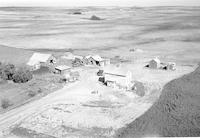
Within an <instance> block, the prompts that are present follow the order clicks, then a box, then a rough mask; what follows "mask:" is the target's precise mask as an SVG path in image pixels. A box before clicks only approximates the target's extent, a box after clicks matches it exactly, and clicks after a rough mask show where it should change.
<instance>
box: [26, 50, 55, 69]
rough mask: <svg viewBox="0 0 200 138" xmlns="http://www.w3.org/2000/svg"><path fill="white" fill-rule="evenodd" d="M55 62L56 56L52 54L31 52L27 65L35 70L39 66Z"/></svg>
mask: <svg viewBox="0 0 200 138" xmlns="http://www.w3.org/2000/svg"><path fill="white" fill-rule="evenodd" d="M55 63H56V58H55V57H54V56H53V55H52V54H43V53H33V55H32V56H31V58H30V59H29V61H28V62H27V65H28V66H29V67H31V69H32V70H37V69H39V68H40V67H41V66H50V65H53V64H55Z"/></svg>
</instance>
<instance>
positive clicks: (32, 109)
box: [0, 82, 80, 133]
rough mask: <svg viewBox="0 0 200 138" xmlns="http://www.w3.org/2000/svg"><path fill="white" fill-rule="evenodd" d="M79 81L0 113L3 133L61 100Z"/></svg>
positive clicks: (0, 129)
mask: <svg viewBox="0 0 200 138" xmlns="http://www.w3.org/2000/svg"><path fill="white" fill-rule="evenodd" d="M79 83H80V82H76V83H73V84H68V85H67V86H65V87H64V88H62V89H60V90H58V91H56V92H54V93H51V94H49V95H47V96H45V97H43V98H41V99H39V100H36V101H33V102H31V103H28V104H26V105H24V106H21V107H19V108H16V109H13V110H10V111H9V112H6V113H4V114H1V115H0V122H1V123H0V131H1V133H3V131H6V130H7V129H8V128H9V127H11V126H13V125H14V124H16V123H18V122H20V121H22V120H23V119H25V118H26V117H29V116H30V115H33V114H37V113H39V112H42V110H44V109H46V108H48V106H50V104H51V103H55V102H56V101H59V99H60V98H63V95H64V93H65V91H70V90H71V89H73V87H75V86H76V85H78V84H79Z"/></svg>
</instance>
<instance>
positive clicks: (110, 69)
mask: <svg viewBox="0 0 200 138" xmlns="http://www.w3.org/2000/svg"><path fill="white" fill-rule="evenodd" d="M128 72H129V70H128V69H126V68H123V67H116V66H113V65H109V66H105V67H104V73H105V74H107V75H110V76H118V77H126V75H127V73H128Z"/></svg>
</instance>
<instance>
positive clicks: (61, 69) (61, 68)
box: [55, 65, 71, 75]
mask: <svg viewBox="0 0 200 138" xmlns="http://www.w3.org/2000/svg"><path fill="white" fill-rule="evenodd" d="M70 69H71V67H69V66H66V65H60V66H57V67H55V73H58V74H62V75H63V74H66V73H68V72H70Z"/></svg>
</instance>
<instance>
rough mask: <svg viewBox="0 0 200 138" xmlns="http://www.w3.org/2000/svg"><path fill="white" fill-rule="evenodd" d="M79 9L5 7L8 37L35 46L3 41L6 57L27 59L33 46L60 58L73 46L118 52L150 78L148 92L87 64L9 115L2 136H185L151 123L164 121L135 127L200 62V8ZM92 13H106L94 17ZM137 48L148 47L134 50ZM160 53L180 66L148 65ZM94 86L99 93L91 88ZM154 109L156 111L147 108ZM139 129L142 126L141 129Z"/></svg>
mask: <svg viewBox="0 0 200 138" xmlns="http://www.w3.org/2000/svg"><path fill="white" fill-rule="evenodd" d="M75 10H77V9H67V8H66V9H65V8H63V9H56V8H0V22H1V24H0V44H2V45H6V46H10V47H17V48H23V49H29V50H22V49H13V48H9V47H5V46H1V47H0V48H1V49H2V50H1V49H0V52H2V51H3V52H2V54H0V59H1V60H3V61H4V60H7V61H8V62H13V63H15V62H16V64H24V63H25V62H26V61H28V58H29V57H30V55H31V54H32V52H33V51H40V52H47V53H53V54H54V55H56V56H57V57H59V56H60V55H62V54H63V53H64V52H65V51H72V52H73V53H75V54H79V55H87V54H99V55H101V56H103V57H107V58H111V59H113V60H111V61H115V62H114V63H119V60H116V57H115V56H119V57H120V58H121V61H123V63H121V66H123V68H124V69H126V68H128V69H129V70H131V71H132V72H133V78H134V80H138V81H141V82H143V83H144V84H145V87H146V95H145V96H144V97H139V96H137V95H136V94H134V93H131V92H125V91H122V90H115V89H112V88H109V87H106V86H103V85H102V84H101V83H99V82H98V81H97V80H98V78H97V76H96V72H97V71H98V68H95V67H81V68H80V69H81V71H80V75H81V78H80V81H78V82H75V83H72V84H67V85H66V86H64V87H63V88H62V89H60V90H57V91H55V92H53V93H50V94H48V95H47V96H45V97H43V98H41V99H39V100H35V101H33V102H30V103H28V104H25V105H23V106H20V107H18V108H15V109H13V110H10V111H8V112H6V113H3V114H1V115H0V130H1V135H2V136H4V137H16V138H19V137H37V138H41V137H44V138H49V137H50V138H51V137H52V138H55V137H56V138H60V137H85V138H87V137H112V136H114V137H115V136H116V137H117V136H118V137H134V136H146V134H147V136H148V134H149V133H150V132H154V135H155V136H182V135H179V133H177V135H175V133H173V134H174V135H173V134H171V135H169V134H167V133H161V132H159V131H158V130H159V129H157V128H158V127H160V126H159V125H158V126H156V127H155V129H154V128H153V126H152V125H151V124H157V122H155V123H154V122H153V123H150V124H149V125H147V126H148V128H152V129H153V130H155V131H153V130H151V129H150V130H149V129H143V127H144V128H145V127H146V126H143V125H142V126H141V125H140V126H141V127H142V129H140V131H141V133H143V132H147V133H146V134H145V135H142V134H141V133H139V132H140V131H139V130H137V129H135V127H136V128H137V125H135V124H134V122H135V121H134V120H135V119H136V118H139V117H140V116H141V115H142V117H141V118H142V119H140V118H139V121H140V122H139V124H140V123H141V120H142V121H143V120H144V122H148V121H149V117H151V116H154V114H152V113H151V110H153V111H152V112H154V109H152V108H155V106H157V105H156V104H155V105H153V104H154V103H155V102H156V103H157V101H161V103H162V98H163V99H165V97H168V96H166V95H165V93H166V92H165V91H166V90H165V89H168V85H169V84H168V82H170V81H171V80H173V79H176V78H178V77H181V76H182V75H184V74H187V73H190V72H192V71H194V70H195V69H196V67H197V66H196V65H197V63H198V62H199V61H200V55H199V52H200V48H199V40H200V38H199V36H200V24H199V21H200V18H199V13H200V8H198V7H187V8H186V7H153V8H115V7H110V8H95V7H94V8H92V7H87V8H82V9H80V10H81V11H82V12H83V14H81V15H73V14H71V13H73V11H75ZM92 15H97V16H98V17H101V18H102V19H104V20H98V21H95V20H89V18H90V17H91V16H92ZM36 48H37V50H36ZM132 48H138V49H140V50H138V51H135V52H130V49H132ZM30 49H31V50H30ZM58 49H59V50H58ZM15 51H16V54H15ZM9 52H10V53H9ZM7 53H8V54H7ZM17 53H18V54H17ZM11 54H12V56H11ZM14 56H16V58H15V57H14ZM155 56H159V58H160V59H161V60H162V61H163V62H168V61H173V62H176V63H177V69H176V70H175V71H165V70H151V69H147V68H144V66H145V65H146V64H147V63H148V61H149V60H150V59H151V58H154V57H155ZM166 84H167V86H165V85H166ZM183 85H184V84H183ZM45 86H46V84H45ZM1 87H2V88H3V85H1ZM47 87H48V85H47ZM163 87H164V88H163ZM194 87H196V85H195V86H194ZM4 88H5V89H4V90H3V91H4V92H3V93H2V95H1V96H3V94H7V95H9V91H8V90H7V87H4ZM20 88H21V87H20ZM22 88H23V87H22ZM197 90H198V89H197ZM92 91H98V92H99V93H98V94H91V92H92ZM177 91H179V90H177ZM188 91H189V90H188ZM161 92H162V93H161ZM163 92H165V93H164V96H163ZM160 94H161V96H160ZM11 95H12V93H10V96H11ZM186 95H187V94H186ZM159 96H160V97H161V99H159ZM158 99H159V100H158ZM170 100H171V98H170V96H169V101H170ZM169 103H170V102H169ZM167 104H168V103H167ZM170 104H171V103H170ZM170 104H169V105H170ZM152 105H153V106H152ZM187 105H188V103H186V104H184V106H187ZM151 106H152V108H151ZM176 106H177V105H176ZM158 107H159V108H158V109H160V106H159V105H158ZM169 108H170V110H171V107H169ZM172 108H175V107H174V106H173V107H172ZM147 110H148V111H147ZM146 111H147V112H146ZM156 111H157V110H156ZM195 111H196V110H194V112H195ZM145 112H146V113H145ZM148 112H150V113H149V115H146V114H148ZM144 113H145V114H144ZM143 114H144V115H143ZM197 116H198V115H197ZM154 117H155V116H154ZM143 118H144V119H143ZM136 121H137V120H136ZM131 122H133V123H131ZM163 122H164V121H163ZM194 122H195V121H194ZM130 123H131V124H130ZM136 123H137V122H136ZM195 123H196V122H195ZM127 124H130V125H128V126H127ZM126 126H127V127H126ZM122 127H123V129H120V128H122ZM133 128H134V129H133ZM160 128H163V129H164V128H165V127H160ZM118 129H120V131H118ZM132 131H133V132H135V131H138V134H135V133H132ZM116 132H117V133H116ZM156 132H158V133H156ZM177 132H178V131H177ZM185 135H186V134H185ZM191 136H193V135H191ZM194 136H196V135H194Z"/></svg>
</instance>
